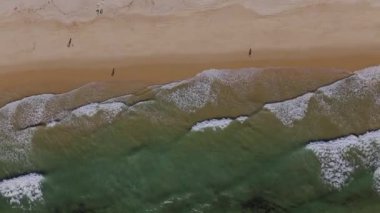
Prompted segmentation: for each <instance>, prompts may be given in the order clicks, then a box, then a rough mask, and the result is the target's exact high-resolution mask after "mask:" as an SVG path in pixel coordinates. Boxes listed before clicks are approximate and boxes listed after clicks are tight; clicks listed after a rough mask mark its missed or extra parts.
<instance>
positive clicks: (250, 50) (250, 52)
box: [248, 48, 252, 57]
mask: <svg viewBox="0 0 380 213" xmlns="http://www.w3.org/2000/svg"><path fill="white" fill-rule="evenodd" d="M248 56H249V57H251V56H252V48H249V51H248Z"/></svg>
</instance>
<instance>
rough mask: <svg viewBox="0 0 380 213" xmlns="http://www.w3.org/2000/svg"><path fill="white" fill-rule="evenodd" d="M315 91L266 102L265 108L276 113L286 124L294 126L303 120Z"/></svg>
mask: <svg viewBox="0 0 380 213" xmlns="http://www.w3.org/2000/svg"><path fill="white" fill-rule="evenodd" d="M313 95H314V94H313V93H307V94H305V95H302V96H300V97H297V98H295V99H291V100H287V101H283V102H278V103H271V104H266V105H265V106H264V109H267V110H269V111H271V112H272V113H274V114H275V115H276V117H277V118H279V119H280V120H281V122H282V123H283V124H284V125H286V126H293V123H294V122H295V121H297V120H302V119H303V118H304V117H305V114H306V112H307V107H308V105H309V101H310V99H311V97H313Z"/></svg>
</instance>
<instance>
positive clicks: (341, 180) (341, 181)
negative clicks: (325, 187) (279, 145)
mask: <svg viewBox="0 0 380 213" xmlns="http://www.w3.org/2000/svg"><path fill="white" fill-rule="evenodd" d="M306 149H308V150H311V151H313V152H314V154H315V155H316V156H317V157H318V159H319V161H320V163H321V171H322V179H323V180H324V182H325V183H327V184H329V185H330V186H332V187H334V188H337V189H340V188H342V187H343V186H345V185H346V184H347V183H348V182H349V180H350V179H351V176H352V174H353V173H354V172H355V170H356V169H358V168H359V167H360V166H365V167H366V168H369V169H370V168H377V167H379V166H380V158H379V157H380V130H377V131H374V132H368V133H366V134H363V135H360V136H354V135H350V136H347V137H343V138H339V139H336V140H331V141H319V142H313V143H311V144H309V145H307V146H306Z"/></svg>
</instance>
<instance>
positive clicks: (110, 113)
mask: <svg viewBox="0 0 380 213" xmlns="http://www.w3.org/2000/svg"><path fill="white" fill-rule="evenodd" d="M126 107H127V106H126V105H125V104H124V103H121V102H112V103H107V102H105V103H92V104H88V105H85V106H82V107H79V108H78V109H75V110H73V111H72V112H71V114H69V115H68V116H67V117H65V118H64V119H63V120H62V121H60V122H51V123H49V124H48V125H47V127H55V126H57V125H61V124H63V125H71V124H72V122H73V121H74V120H75V119H78V118H83V117H86V118H91V117H94V116H96V115H100V116H101V118H102V121H103V122H108V123H110V122H112V121H113V120H114V119H115V118H116V117H117V115H118V114H119V113H121V112H122V111H123V110H124V109H126Z"/></svg>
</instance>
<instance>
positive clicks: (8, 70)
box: [0, 0, 380, 103]
mask: <svg viewBox="0 0 380 213" xmlns="http://www.w3.org/2000/svg"><path fill="white" fill-rule="evenodd" d="M376 3H377V1H349V2H347V1H342V0H341V1H313V0H309V1H300V2H298V1H297V4H296V3H294V4H293V3H292V1H276V0H273V1H268V2H267V3H265V2H264V1H244V0H231V1H204V0H203V1H200V0H199V1H188V0H187V1H182V2H179V1H174V0H172V1H164V0H162V1H158V0H156V1H136V2H135V1H131V0H110V1H97V2H94V1H87V0H81V1H74V0H71V1H64V0H55V1H52V0H50V1H48V2H46V1H42V0H33V1H26V0H19V1H8V0H7V1H3V2H2V3H0V8H1V9H0V17H1V18H0V28H1V31H0V45H1V47H2V48H1V49H0V91H2V92H1V95H0V96H1V97H0V102H1V103H6V102H8V101H10V100H13V99H16V98H20V97H23V96H28V95H32V94H39V93H59V92H64V91H67V90H70V89H73V88H77V87H79V86H81V85H84V84H86V83H89V82H94V81H95V82H103V83H104V84H106V85H113V86H111V87H113V89H112V90H115V91H119V92H120V93H121V92H123V93H126V92H128V91H133V90H136V89H140V88H142V87H145V86H147V85H151V84H160V83H164V82H169V81H173V80H177V79H183V78H187V77H190V76H192V75H194V74H195V73H198V72H200V71H202V70H205V69H210V68H241V67H297V68H344V69H347V72H350V71H353V70H356V69H359V68H362V67H367V66H371V65H375V64H378V63H379V58H380V40H379V39H378V37H379V36H380V27H379V26H380V19H379V17H380V15H379V13H378V9H379V8H378V7H377V4H376ZM273 5H276V6H275V7H273ZM100 11H101V12H100ZM70 39H71V41H70ZM250 48H252V50H253V55H252V56H251V57H249V56H248V51H249V49H250ZM114 68H115V71H116V72H115V76H113V77H112V76H111V72H112V70H113V69H114ZM116 88H117V89H116Z"/></svg>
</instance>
